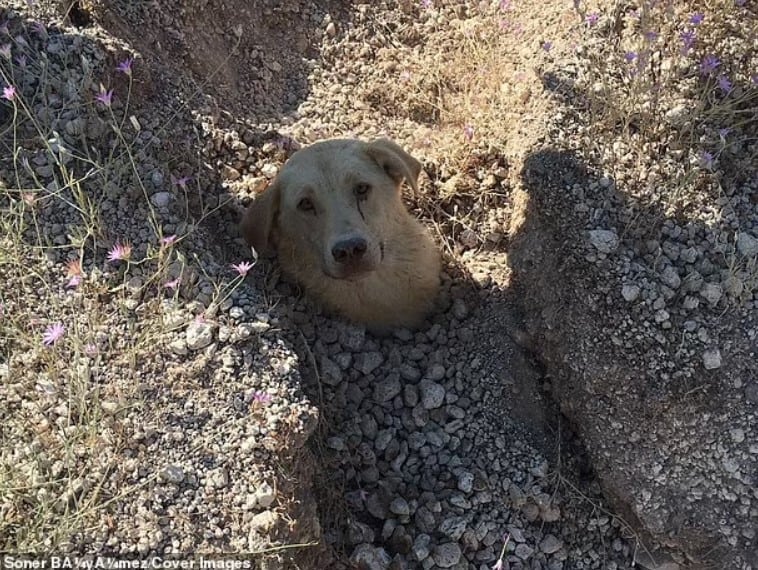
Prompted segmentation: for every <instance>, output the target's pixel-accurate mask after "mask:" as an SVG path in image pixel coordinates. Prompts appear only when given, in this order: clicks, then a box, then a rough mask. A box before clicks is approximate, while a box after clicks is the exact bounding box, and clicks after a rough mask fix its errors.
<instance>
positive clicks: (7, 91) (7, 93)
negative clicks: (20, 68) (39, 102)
mask: <svg viewBox="0 0 758 570" xmlns="http://www.w3.org/2000/svg"><path fill="white" fill-rule="evenodd" d="M15 98H16V88H15V87H14V86H13V85H8V86H6V87H3V99H7V100H8V101H13V99H15Z"/></svg>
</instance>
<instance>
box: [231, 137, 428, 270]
mask: <svg viewBox="0 0 758 570" xmlns="http://www.w3.org/2000/svg"><path fill="white" fill-rule="evenodd" d="M420 171H421V165H420V163H419V162H418V161H417V160H416V159H414V158H413V157H412V156H410V155H409V154H408V153H406V152H405V151H404V150H403V149H402V148H400V147H399V146H398V145H396V144H395V143H394V142H392V141H389V140H386V139H379V140H376V141H374V142H371V143H365V142H361V141H356V140H345V139H335V140H329V141H323V142H319V143H315V144H313V145H311V146H309V147H307V148H304V149H302V150H299V151H298V152H296V153H295V154H294V155H292V157H291V158H290V159H289V160H288V161H287V163H286V164H285V165H284V167H283V168H282V170H281V171H280V172H279V174H278V176H277V177H276V178H275V179H274V181H273V182H272V183H271V185H270V186H269V188H268V189H267V190H266V191H265V192H264V193H263V194H262V195H261V196H260V197H259V198H258V199H257V200H255V202H253V204H252V205H251V206H250V207H249V208H248V210H247V211H246V212H245V216H244V218H243V220H242V225H241V229H242V233H243V235H244V237H245V239H246V240H247V242H248V244H249V245H251V246H252V247H253V248H255V250H256V251H259V252H261V251H266V250H270V249H271V248H272V247H275V248H276V249H278V250H279V254H280V256H290V259H291V260H292V261H293V263H296V264H303V265H307V266H308V267H309V269H308V270H309V271H312V270H314V269H316V270H320V272H322V273H323V274H324V275H326V276H328V277H332V278H334V279H351V280H352V279H360V277H361V276H363V275H366V274H367V273H369V272H371V271H373V270H375V269H376V268H377V267H379V265H380V264H381V263H382V262H383V261H384V260H385V257H386V256H387V255H388V254H390V252H389V251H388V247H389V246H390V243H391V239H392V236H391V235H389V234H391V231H392V228H393V227H395V225H396V223H397V220H398V217H399V216H402V215H406V210H405V207H404V206H403V203H402V198H401V190H400V187H401V185H402V182H403V180H406V181H407V182H408V183H409V184H410V185H411V187H412V188H413V189H414V190H416V189H417V187H416V181H417V179H418V175H419V172H420Z"/></svg>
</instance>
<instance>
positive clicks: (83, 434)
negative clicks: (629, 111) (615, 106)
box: [0, 0, 758, 570]
mask: <svg viewBox="0 0 758 570" xmlns="http://www.w3.org/2000/svg"><path fill="white" fill-rule="evenodd" d="M736 4H737V5H735V6H730V8H729V10H728V11H727V12H725V14H726V15H722V17H723V18H725V20H724V21H723V22H722V23H721V24H720V25H721V26H727V25H728V26H730V27H729V29H730V30H732V31H733V33H732V34H731V38H732V39H731V40H730V41H731V43H730V44H728V45H726V46H725V45H721V44H719V41H721V40H720V39H719V38H720V36H719V35H718V34H717V33H716V32H717V31H718V27H717V26H716V25H715V24H714V26H715V27H714V30H713V31H711V32H710V35H708V33H706V32H703V33H702V34H701V36H699V38H698V39H699V41H700V42H701V43H700V44H698V50H701V51H700V52H698V55H702V56H704V55H705V54H706V53H710V52H709V50H718V51H716V53H719V54H724V55H722V56H721V57H722V58H723V60H724V61H725V62H726V61H727V56H726V54H728V53H736V54H750V53H751V52H750V49H749V46H750V41H751V37H752V39H753V40H754V39H755V31H754V29H753V31H752V34H753V35H752V36H750V33H751V32H750V30H751V28H750V27H749V26H746V25H745V24H744V22H747V21H749V17H753V18H754V17H755V14H754V13H753V12H752V11H750V10H752V9H751V8H749V7H748V8H745V7H744V6H740V5H739V3H736ZM599 8H600V9H598V13H599V14H603V16H602V17H599V18H598V19H597V21H595V20H594V18H593V17H592V15H591V14H594V12H592V13H591V14H590V16H588V15H587V13H583V14H582V15H581V16H580V15H577V13H576V12H574V11H573V9H572V7H571V6H565V5H563V3H560V2H547V3H544V4H543V5H542V6H540V7H539V8H538V9H537V10H536V11H535V9H533V8H530V7H529V6H526V5H521V3H519V2H515V1H514V2H510V3H509V2H493V3H481V4H477V3H472V2H468V3H467V2H420V3H415V2H378V3H364V4H360V3H349V2H338V1H336V0H335V1H334V2H327V3H312V2H307V1H305V0H298V1H294V2H287V3H280V2H273V1H270V0H259V1H254V2H235V1H224V0H215V1H203V2H200V1H196V2H189V3H180V2H171V1H165V2H158V3H154V4H153V5H150V6H147V5H144V6H143V5H141V4H139V3H133V2H98V1H94V2H89V1H88V2H74V3H71V4H58V3H53V2H49V3H47V2H40V3H32V4H31V6H30V5H27V3H21V2H14V3H12V5H11V6H10V7H8V8H2V9H0V48H3V49H4V47H5V46H6V45H7V46H9V48H8V49H10V52H9V54H8V56H7V57H5V56H3V55H0V70H2V72H3V76H2V81H0V83H2V85H3V86H4V85H10V84H13V85H15V86H16V87H17V97H16V98H15V99H13V100H8V99H7V98H6V99H3V100H2V101H1V102H0V145H2V149H3V152H2V154H0V185H2V188H3V190H2V195H0V214H1V215H2V222H3V225H2V229H3V233H4V235H3V236H2V237H0V240H2V241H0V244H2V248H1V249H2V253H0V278H2V281H3V283H4V284H12V286H6V287H5V288H4V289H3V291H2V292H0V303H2V305H1V306H0V308H1V309H2V313H0V327H1V328H0V331H1V332H0V380H1V381H0V392H2V401H3V402H4V404H3V406H2V407H0V417H2V420H3V421H2V427H0V433H1V434H2V441H3V443H4V445H3V450H2V455H1V456H0V474H2V476H0V539H1V540H0V544H1V545H2V546H0V548H2V549H3V550H9V551H14V550H26V551H28V550H40V551H41V550H50V549H54V548H60V549H64V550H69V551H71V552H77V553H85V552H86V553H108V554H116V555H125V554H135V553H136V554H141V555H146V554H148V553H159V554H167V553H189V552H236V553H252V554H253V556H254V559H255V561H256V564H257V565H258V566H260V567H262V568H360V569H368V570H374V569H389V568H392V569H401V568H425V569H436V568H456V569H468V568H472V569H479V570H481V569H484V568H491V567H493V565H495V564H496V562H497V561H498V560H499V559H500V558H501V556H502V568H511V569H514V570H515V569H518V568H524V569H525V568H531V569H551V570H554V569H567V570H568V569H583V568H585V569H589V568H603V569H607V570H613V569H622V568H633V567H644V568H648V569H651V570H652V569H664V568H665V569H669V570H670V569H675V568H686V567H692V568H706V567H714V568H741V569H743V570H749V569H750V568H754V567H755V560H756V559H758V550H756V549H757V548H758V544H757V543H756V536H755V528H756V521H758V511H757V510H756V509H757V508H758V507H756V500H758V496H756V494H755V493H756V481H755V474H756V473H758V469H757V467H758V465H757V463H758V447H756V445H755V441H756V406H758V384H757V383H756V382H758V375H757V371H756V365H755V362H756V354H755V346H756V314H757V311H756V303H758V299H756V297H755V294H756V293H755V291H756V255H757V254H758V251H756V248H758V246H756V244H757V243H758V241H757V240H758V214H757V213H756V211H757V208H756V204H757V203H758V200H757V199H756V198H757V197H758V187H756V179H755V176H754V172H755V171H754V167H753V168H752V170H751V164H752V163H751V161H754V158H755V151H756V149H755V140H754V138H750V132H754V129H755V124H754V120H752V122H751V119H749V118H748V119H747V120H745V121H737V122H734V123H730V124H733V125H734V126H732V127H730V130H729V132H728V133H724V132H723V131H719V128H723V126H722V125H721V124H717V122H716V121H715V119H714V117H716V118H720V119H723V117H724V116H725V114H726V110H725V108H724V107H723V106H722V107H719V106H718V105H715V104H713V101H710V100H709V101H710V103H709V105H710V106H709V107H707V109H709V110H712V109H714V108H715V109H716V111H713V112H712V114H711V115H709V116H708V117H706V119H708V120H705V119H704V120H702V121H694V120H693V121H691V122H687V121H686V120H685V119H684V118H683V115H684V114H685V112H684V111H682V109H683V108H684V109H687V108H698V105H703V106H702V107H700V108H701V110H702V109H703V108H706V105H705V104H703V103H701V102H698V101H697V98H698V96H699V94H698V92H697V91H696V89H695V87H692V90H691V91H686V90H680V91H676V92H674V91H672V93H675V96H674V95H672V96H671V98H670V99H666V98H664V99H663V101H662V102H660V107H655V114H653V115H651V116H649V117H643V118H642V119H640V118H638V119H637V120H638V122H640V123H641V124H642V125H646V124H659V123H660V124H666V125H668V127H667V128H666V129H662V130H661V132H655V133H647V132H646V136H647V137H648V138H647V139H644V141H642V140H640V137H635V136H631V138H629V134H628V131H622V130H618V131H616V130H614V128H615V127H613V128H612V127H609V126H608V125H609V124H612V123H613V120H612V115H613V116H615V117H617V116H619V114H620V113H621V111H622V110H618V111H617V112H615V115H614V114H613V113H611V112H609V111H608V109H607V107H606V106H604V104H601V103H599V101H600V102H602V101H616V100H621V99H623V98H624V97H627V98H629V97H631V96H630V95H629V93H616V92H612V91H610V89H611V88H613V89H615V88H616V87H614V85H615V84H614V83H613V82H610V83H609V82H608V79H607V77H605V76H602V74H600V76H599V75H598V74H599V73H600V72H599V71H598V70H599V67H597V65H596V62H597V61H598V60H608V61H610V60H612V57H611V55H610V54H609V53H608V52H605V51H603V50H607V49H610V48H609V47H608V46H609V45H610V44H609V42H607V41H606V40H607V37H608V35H609V34H611V33H612V32H613V31H614V30H616V29H618V26H619V25H620V24H619V22H626V21H627V19H628V18H631V11H632V8H631V7H630V8H629V10H628V11H624V10H623V9H622V8H619V6H618V5H616V7H615V10H616V11H615V12H614V11H613V10H611V7H610V6H605V5H603V6H600V7H599ZM696 9H697V8H693V11H694V10H696ZM701 9H704V8H701ZM732 10H734V12H733V11H732ZM738 10H743V11H742V12H739V11H738ZM627 12H628V13H627ZM587 17H589V20H587V19H586V18H587ZM711 17H712V15H711V12H707V16H706V22H705V23H704V24H703V26H704V28H703V29H706V28H705V26H708V25H710V22H709V20H708V19H709V18H711ZM713 17H714V18H715V17H716V16H713ZM677 18H678V20H677ZM688 18H690V12H682V13H674V12H672V15H671V20H670V22H676V21H684V22H686V21H687V19H688ZM667 21H668V20H667ZM670 25H674V24H670ZM693 25H694V24H693ZM697 25H700V24H697ZM631 27H633V25H632V24H628V25H627V28H631ZM622 28H624V26H622ZM627 28H624V29H627ZM624 33H626V32H622V36H623V34H624ZM660 33H663V30H661V31H660ZM624 37H626V36H624ZM646 37H647V36H646ZM651 38H652V36H651ZM709 38H710V39H709ZM627 40H628V38H627ZM650 41H652V40H650ZM613 47H614V49H615V48H616V47H618V46H613ZM629 49H631V48H629ZM493 54H494V55H493ZM443 56H446V57H447V59H446V57H443ZM130 57H133V58H134V62H133V63H132V64H131V67H130V71H129V72H128V73H125V72H124V68H123V67H122V70H121V71H117V70H116V68H117V66H119V64H121V65H123V62H125V61H127V58H130ZM751 57H752V59H750V58H751ZM2 58H4V59H2ZM743 59H744V61H742V66H743V67H744V69H755V56H754V54H753V55H752V56H751V55H748V56H745V58H743ZM472 61H474V62H481V63H480V65H479V67H477V68H476V69H474V67H475V66H474V65H473V64H471V62H472ZM730 61H731V60H730ZM622 62H623V58H622ZM609 65H610V64H609ZM724 65H726V63H725V64H724ZM734 65H735V69H734V70H733V74H732V75H731V77H732V81H733V82H734V83H735V84H736V85H737V86H738V88H739V89H741V91H740V92H739V93H737V94H735V97H737V98H738V100H737V102H735V103H734V105H731V103H730V105H731V106H729V109H730V110H732V111H735V112H742V110H744V109H751V108H752V109H754V107H755V102H756V90H755V86H754V85H751V83H750V81H751V79H750V77H749V76H746V75H745V74H744V71H743V67H737V64H736V63H735V64H734ZM751 65H752V68H751V67H750V66H751ZM469 68H471V69H469ZM617 72H618V73H619V74H623V68H622V69H621V71H619V70H616V69H613V68H611V67H609V68H608V77H611V76H614V75H613V74H614V73H617ZM695 75H697V74H695ZM492 77H496V78H498V79H497V81H496V83H495V85H496V95H492V93H490V92H489V91H487V89H489V88H491V87H492V82H491V78H492ZM604 82H605V83H604ZM469 83H470V84H473V85H475V87H476V88H475V89H473V90H472V89H469V88H467V84H469ZM692 83H693V84H694V81H692ZM111 89H112V90H113V99H112V103H111V104H110V106H108V105H105V104H104V103H103V101H102V96H103V93H107V92H108V91H109V90H111ZM483 93H486V96H485V95H482V94H483ZM477 94H478V95H477ZM636 96H638V94H637V92H635V97H636ZM98 97H100V98H101V100H100V101H98V99H97V98H98ZM690 105H691V106H690ZM451 108H452V109H457V111H458V112H457V113H454V112H452V111H451V110H450V109H451ZM643 108H646V109H647V108H650V106H649V105H648V106H647V107H645V106H643ZM483 109H489V110H490V111H489V113H493V112H495V111H496V112H497V113H496V115H495V116H496V117H497V119H498V120H494V119H493V116H492V115H491V114H489V115H488V114H487V112H485V110H483ZM493 109H494V111H493ZM660 117H664V118H666V120H667V121H669V123H666V122H664V121H663V120H659V119H660ZM645 121H647V123H646V122H645ZM722 122H723V120H722ZM685 123H686V124H687V125H688V126H687V127H686V128H685ZM636 128H640V129H642V130H644V129H645V128H646V127H644V126H643V127H636ZM603 129H606V130H603ZM751 129H752V131H751ZM669 132H676V133H679V134H678V135H677V137H675V138H676V139H677V140H676V144H674V142H673V140H671V139H665V137H666V136H668V135H667V134H666V133H669ZM379 135H385V136H391V137H392V138H394V139H395V140H397V141H398V142H399V143H400V144H403V145H404V146H405V147H406V148H408V149H409V150H410V151H411V152H412V153H413V154H414V155H415V156H416V157H418V158H419V159H420V160H422V161H423V162H424V169H425V171H426V175H424V177H423V180H422V181H421V182H422V183H421V192H420V195H419V196H408V203H409V206H410V207H411V209H413V211H414V212H415V213H417V214H418V215H419V216H420V217H421V218H422V219H423V220H424V221H425V222H426V223H428V224H429V225H430V227H432V228H434V229H435V231H436V233H437V237H438V238H439V241H440V247H441V248H442V249H443V251H444V252H445V255H446V269H445V274H444V276H443V277H444V279H443V283H444V287H443V294H442V295H441V298H440V300H439V307H438V310H437V311H436V312H435V314H434V315H433V316H432V317H431V318H430V320H429V322H428V323H427V325H426V326H425V327H423V328H422V329H421V330H419V331H415V332H411V331H405V330H399V331H396V332H395V334H394V335H392V336H389V337H381V338H380V337H374V336H372V335H370V334H368V333H367V332H366V331H365V330H364V329H363V328H362V327H360V326H355V325H351V324H348V323H345V322H342V321H340V320H338V319H334V318H331V317H329V316H328V315H324V314H322V313H321V311H320V309H319V308H318V307H316V306H313V305H312V303H311V302H310V301H309V300H308V299H307V298H303V297H302V295H301V294H300V292H299V290H298V289H297V287H296V286H294V285H293V284H291V283H289V282H287V281H286V279H284V278H282V277H281V276H280V275H279V272H278V269H277V266H276V263H275V261H272V260H261V261H259V262H258V263H256V264H255V267H253V268H252V269H251V270H248V269H246V268H240V266H239V263H240V262H242V261H243V260H246V261H252V260H250V259H249V253H248V252H247V251H246V250H245V248H244V247H243V244H242V242H241V240H240V239H239V236H238V233H237V230H236V221H237V219H238V214H239V210H240V207H241V205H243V204H245V203H247V202H248V201H249V200H250V199H254V197H255V196H256V195H257V194H258V193H259V192H261V191H262V190H263V189H264V188H265V186H266V184H267V183H268V181H269V180H270V179H271V178H273V176H275V174H276V172H277V170H278V168H279V167H280V166H281V165H282V164H283V162H284V161H285V160H286V158H287V157H288V156H289V155H290V154H291V153H292V152H293V151H294V150H296V149H297V148H299V147H300V146H301V145H304V144H308V143H310V142H313V141H315V140H318V139H320V138H325V137H329V136H359V137H363V138H371V137H374V136H379ZM654 135H655V136H656V137H659V138H653V136H654ZM722 136H723V137H724V138H723V139H722V138H721V137H722ZM659 139H661V140H663V139H665V144H663V143H659ZM651 140H652V141H654V143H652V142H649V141H651ZM683 140H687V141H690V140H696V141H699V144H700V143H701V147H697V145H695V146H684V144H683V143H682V141H683ZM727 140H728V143H727V142H726V141H727ZM643 142H644V144H643ZM722 143H723V144H722ZM688 144H689V143H688ZM645 145H647V146H645ZM719 145H721V146H719ZM703 152H709V153H710V155H709V156H710V160H705V159H708V156H704V155H703V154H702V153H703ZM704 160H705V162H707V163H708V164H702V163H703V161H704ZM751 172H752V173H753V174H752V175H751ZM672 181H680V182H677V183H676V187H673V186H674V182H672ZM669 185H671V186H672V187H669ZM672 195H673V196H674V197H675V199H668V198H669V197H670V196H672ZM172 236H176V237H175V238H174V237H172ZM126 242H128V243H130V244H131V246H132V252H131V256H130V257H129V259H122V260H120V261H119V260H115V261H113V260H112V261H109V260H108V255H109V253H112V251H113V247H114V246H115V245H118V244H124V243H126ZM72 261H78V262H79V263H80V265H81V270H80V272H79V274H76V273H75V272H74V274H72V272H71V269H70V268H71V265H70V263H71V262H72ZM232 264H236V265H237V268H236V269H235V268H233V267H232ZM67 268H68V269H67ZM67 271H68V273H67ZM73 277H79V281H78V282H77V283H76V284H73V285H72V281H71V279H72V278H73ZM54 323H61V324H63V325H64V327H65V333H64V334H63V335H62V337H61V338H60V339H59V340H57V341H56V342H54V343H49V344H50V346H46V345H43V343H42V335H43V333H44V331H45V329H46V327H48V326H49V325H52V324H54ZM503 549H504V554H502V555H501V551H502V550H503Z"/></svg>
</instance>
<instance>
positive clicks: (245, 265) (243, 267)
mask: <svg viewBox="0 0 758 570" xmlns="http://www.w3.org/2000/svg"><path fill="white" fill-rule="evenodd" d="M253 265H255V263H250V262H249V261H241V262H239V263H236V264H232V268H233V269H234V270H235V271H236V272H237V273H239V274H240V276H241V277H244V276H245V275H247V272H248V271H250V270H251V269H252V268H253Z"/></svg>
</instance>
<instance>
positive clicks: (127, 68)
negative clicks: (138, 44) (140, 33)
mask: <svg viewBox="0 0 758 570" xmlns="http://www.w3.org/2000/svg"><path fill="white" fill-rule="evenodd" d="M133 63H134V58H133V57H127V58H126V59H125V60H124V61H121V62H119V64H118V65H117V66H116V71H120V72H121V73H123V74H125V75H128V76H130V77H131V75H132V64H133Z"/></svg>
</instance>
